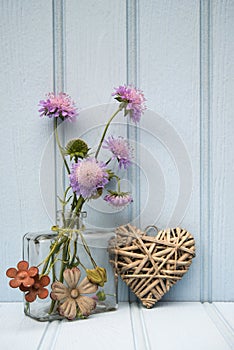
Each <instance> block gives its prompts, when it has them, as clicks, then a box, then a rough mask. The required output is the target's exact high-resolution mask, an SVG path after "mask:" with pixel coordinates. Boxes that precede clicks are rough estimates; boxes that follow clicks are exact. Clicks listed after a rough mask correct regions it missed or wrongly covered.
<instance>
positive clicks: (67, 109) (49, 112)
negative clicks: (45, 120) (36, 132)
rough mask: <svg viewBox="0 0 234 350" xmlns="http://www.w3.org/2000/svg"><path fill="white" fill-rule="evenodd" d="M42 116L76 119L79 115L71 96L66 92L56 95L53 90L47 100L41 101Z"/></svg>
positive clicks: (40, 110)
mask: <svg viewBox="0 0 234 350" xmlns="http://www.w3.org/2000/svg"><path fill="white" fill-rule="evenodd" d="M39 106H40V107H41V108H40V109H39V112H40V113H41V114H40V117H43V116H48V117H49V118H58V117H59V118H61V119H62V120H65V119H66V120H69V121H73V120H75V118H76V116H77V115H78V112H77V108H76V107H75V103H74V101H72V100H71V97H70V96H69V95H67V94H65V93H64V92H60V93H59V94H58V95H55V94H54V93H53V92H50V93H48V95H47V99H46V100H41V101H40V102H39Z"/></svg>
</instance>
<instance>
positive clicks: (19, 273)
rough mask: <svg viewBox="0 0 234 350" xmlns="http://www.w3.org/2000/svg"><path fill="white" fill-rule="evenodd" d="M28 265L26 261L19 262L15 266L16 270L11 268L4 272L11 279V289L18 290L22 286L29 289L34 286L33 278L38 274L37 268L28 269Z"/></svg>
mask: <svg viewBox="0 0 234 350" xmlns="http://www.w3.org/2000/svg"><path fill="white" fill-rule="evenodd" d="M28 266H29V264H28V262H27V261H24V260H22V261H20V262H19V263H18V264H17V268H18V270H17V269H16V268H14V267H11V268H9V269H8V270H7V271H6V275H7V277H10V278H13V279H12V280H11V281H10V282H9V285H10V286H11V287H12V288H18V287H20V286H24V287H26V288H29V287H31V286H32V285H33V284H34V278H33V277H35V276H36V275H37V274H38V268H37V267H35V266H32V267H30V268H28Z"/></svg>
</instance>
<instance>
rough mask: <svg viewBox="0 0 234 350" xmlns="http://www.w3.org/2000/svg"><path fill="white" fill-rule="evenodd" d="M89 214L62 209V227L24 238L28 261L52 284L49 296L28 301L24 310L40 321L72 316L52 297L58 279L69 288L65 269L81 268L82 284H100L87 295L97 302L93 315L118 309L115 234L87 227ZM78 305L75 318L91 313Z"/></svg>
mask: <svg viewBox="0 0 234 350" xmlns="http://www.w3.org/2000/svg"><path fill="white" fill-rule="evenodd" d="M85 215H86V213H80V214H79V215H78V216H75V217H74V215H73V214H72V213H70V212H68V213H63V212H61V211H60V212H58V215H57V224H58V226H53V227H52V231H50V232H38V233H27V234H26V235H25V236H24V237H23V258H24V260H26V261H28V262H29V266H37V267H38V269H39V274H40V276H42V275H48V276H49V277H50V283H49V285H48V286H46V287H45V288H47V289H48V291H49V293H48V296H47V297H46V298H45V299H40V297H39V295H37V298H36V300H35V301H33V302H27V301H25V304H24V311H25V314H26V315H27V316H30V317H32V318H34V319H36V320H39V321H52V320H61V319H64V318H68V317H65V316H64V315H62V313H61V311H60V306H61V305H60V304H61V301H58V300H52V298H51V297H50V295H51V296H52V295H53V294H51V291H52V292H53V290H52V289H51V286H52V284H53V283H54V282H56V281H59V282H60V283H63V285H64V286H65V288H69V286H68V285H67V284H66V281H65V280H64V271H65V270H66V269H72V268H73V269H74V268H75V269H76V268H78V269H79V270H80V273H81V276H80V278H79V283H81V282H82V280H83V279H85V278H86V279H87V278H88V279H89V280H90V282H91V283H93V284H95V286H96V291H95V293H90V294H85V296H86V297H87V296H88V297H89V298H92V299H93V300H94V301H95V303H94V304H96V307H95V308H94V309H93V310H92V311H91V314H95V313H100V312H106V311H112V310H116V309H117V283H118V277H117V275H116V274H115V272H114V270H113V267H112V265H111V264H110V262H109V252H108V246H109V242H110V240H111V239H113V237H114V236H115V233H114V231H112V230H108V229H93V228H91V229H89V228H85V225H84V218H85ZM104 269H105V271H106V278H105V276H104V273H103V271H104ZM100 271H101V273H100ZM105 280H106V281H105ZM104 282H105V283H104ZM78 287H79V286H78ZM81 294H82V293H81ZM26 295H27V291H26V293H25V296H26ZM71 295H72V293H71ZM71 295H70V296H71ZM78 304H79V303H78ZM78 304H76V308H77V313H76V316H75V317H74V318H72V319H80V318H85V317H86V316H87V315H85V314H82V313H81V312H80V310H79V306H78Z"/></svg>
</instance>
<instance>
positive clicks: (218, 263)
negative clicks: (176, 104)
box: [211, 0, 234, 301]
mask: <svg viewBox="0 0 234 350" xmlns="http://www.w3.org/2000/svg"><path fill="white" fill-rule="evenodd" d="M211 4H212V32H211V35H212V56H213V79H212V106H211V108H212V109H211V113H212V123H211V134H212V143H211V151H212V188H211V190H212V197H211V200H212V203H211V204H212V213H211V221H212V223H213V229H212V241H211V243H212V277H213V278H212V282H213V283H212V300H220V301H222V300H226V301H228V300H232V301H233V300H234V293H233V286H234V274H233V263H234V261H233V245H234V235H233V213H234V196H233V194H234V177H233V174H234V138H233V134H234V118H233V110H234V99H233V90H234V80H233V77H234V65H233V62H234V41H233V34H234V30H233V29H234V27H233V22H234V2H233V1H223V0H222V1H221V0H220V1H215V2H211Z"/></svg>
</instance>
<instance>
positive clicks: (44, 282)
mask: <svg viewBox="0 0 234 350" xmlns="http://www.w3.org/2000/svg"><path fill="white" fill-rule="evenodd" d="M49 283H50V278H49V276H42V277H41V278H40V277H39V275H38V274H37V275H36V276H35V277H34V284H33V285H32V286H31V287H24V286H23V285H21V286H20V287H19V288H20V290H21V291H22V292H26V294H25V300H26V301H28V302H29V303H32V302H33V301H35V300H36V297H37V296H38V298H40V299H45V298H47V296H48V294H49V292H48V289H46V288H45V287H46V286H48V284H49Z"/></svg>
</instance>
